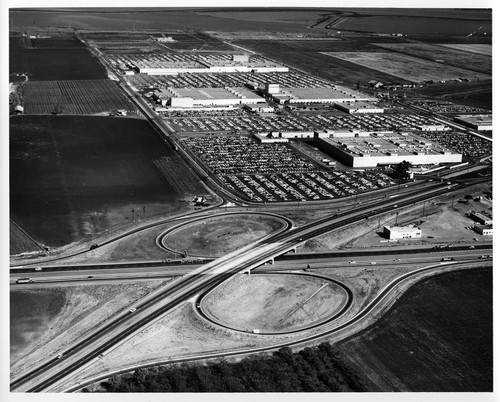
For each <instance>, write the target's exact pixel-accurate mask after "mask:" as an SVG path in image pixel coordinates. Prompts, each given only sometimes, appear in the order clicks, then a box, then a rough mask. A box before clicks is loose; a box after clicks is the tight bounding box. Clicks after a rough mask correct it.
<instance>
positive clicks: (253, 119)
mask: <svg viewBox="0 0 500 402" xmlns="http://www.w3.org/2000/svg"><path fill="white" fill-rule="evenodd" d="M165 121H166V123H167V124H168V125H169V126H170V127H171V128H172V129H173V130H174V131H176V132H178V133H197V132H210V131H217V132H221V131H228V132H233V131H246V132H249V133H256V132H269V131H307V130H310V128H311V126H310V125H307V124H306V123H304V122H303V121H301V120H299V119H298V118H296V117H294V116H291V115H286V116H283V115H281V116H253V115H241V116H227V115H226V114H225V113H221V115H219V116H210V117H207V116H204V117H203V118H195V117H176V118H167V119H165Z"/></svg>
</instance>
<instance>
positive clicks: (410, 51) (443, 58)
mask: <svg viewBox="0 0 500 402" xmlns="http://www.w3.org/2000/svg"><path fill="white" fill-rule="evenodd" d="M376 45H377V46H380V47H382V48H384V49H388V50H391V51H394V52H398V53H403V54H407V55H409V56H413V57H418V58H421V59H425V60H430V61H435V62H439V63H442V64H445V65H448V66H455V67H459V68H464V69H466V70H472V71H478V72H480V73H484V74H491V73H492V58H491V46H490V55H484V54H480V53H479V54H478V53H475V54H473V53H467V52H464V51H462V50H455V49H454V48H455V47H456V46H458V45H450V46H449V48H448V46H447V45H433V44H428V43H414V42H411V43H377V44H376ZM483 46H486V45H483ZM443 47H444V48H443ZM481 49H483V47H481Z"/></svg>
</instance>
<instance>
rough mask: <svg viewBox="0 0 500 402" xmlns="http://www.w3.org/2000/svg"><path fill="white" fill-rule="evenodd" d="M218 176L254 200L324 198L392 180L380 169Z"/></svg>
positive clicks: (370, 188)
mask: <svg viewBox="0 0 500 402" xmlns="http://www.w3.org/2000/svg"><path fill="white" fill-rule="evenodd" d="M220 179H221V180H222V181H223V182H224V184H226V186H227V187H229V188H231V189H233V190H236V191H238V190H239V191H240V192H243V193H244V194H245V195H246V196H247V197H248V198H250V199H251V200H252V201H257V202H276V201H311V200H326V199H333V198H340V197H346V196H350V195H355V194H357V193H360V192H364V191H371V190H376V189H378V188H382V187H386V186H390V185H393V184H395V183H394V182H393V181H392V180H391V179H390V178H389V177H388V176H386V175H384V174H382V173H378V172H352V171H344V172H334V171H318V172H314V173H312V172H311V173H282V174H277V175H244V176H237V175H226V176H221V177H220Z"/></svg>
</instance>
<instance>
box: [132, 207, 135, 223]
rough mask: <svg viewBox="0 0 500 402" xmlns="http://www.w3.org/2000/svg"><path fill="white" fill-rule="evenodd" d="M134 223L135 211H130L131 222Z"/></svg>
mask: <svg viewBox="0 0 500 402" xmlns="http://www.w3.org/2000/svg"><path fill="white" fill-rule="evenodd" d="M134 221H135V211H134V210H133V209H132V222H134Z"/></svg>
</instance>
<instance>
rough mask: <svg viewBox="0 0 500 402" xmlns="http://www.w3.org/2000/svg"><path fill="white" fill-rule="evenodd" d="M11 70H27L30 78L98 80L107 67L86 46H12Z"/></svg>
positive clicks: (39, 79)
mask: <svg viewBox="0 0 500 402" xmlns="http://www.w3.org/2000/svg"><path fill="white" fill-rule="evenodd" d="M9 71H10V72H11V73H14V72H15V73H17V72H23V73H24V72H27V73H28V77H29V79H30V80H31V81H62V80H99V79H105V78H107V74H106V70H105V68H104V67H103V66H102V65H101V64H100V63H99V61H98V60H97V58H95V57H94V56H92V55H91V54H90V52H89V51H88V50H87V49H86V48H78V47H75V48H66V49H65V48H57V49H55V48H44V49H23V48H19V47H10V48H9Z"/></svg>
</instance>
